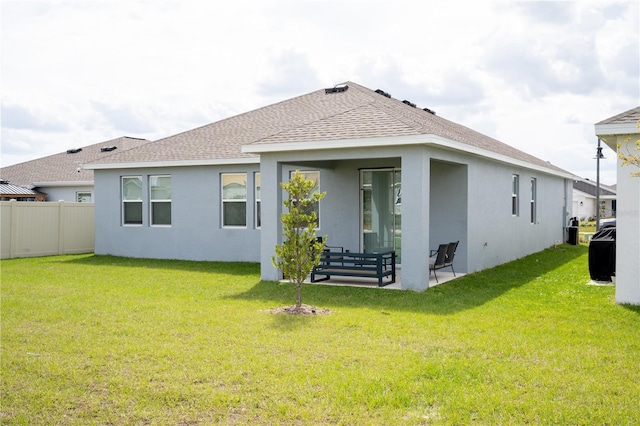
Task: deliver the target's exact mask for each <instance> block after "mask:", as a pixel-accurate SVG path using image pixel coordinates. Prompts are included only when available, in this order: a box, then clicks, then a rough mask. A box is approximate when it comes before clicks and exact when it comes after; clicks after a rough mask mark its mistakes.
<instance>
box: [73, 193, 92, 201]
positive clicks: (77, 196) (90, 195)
mask: <svg viewBox="0 0 640 426" xmlns="http://www.w3.org/2000/svg"><path fill="white" fill-rule="evenodd" d="M80 194H89V197H90V198H91V201H86V202H88V203H93V192H92V191H76V203H82V202H83V201H80V200H79V199H78V198H79V196H80Z"/></svg>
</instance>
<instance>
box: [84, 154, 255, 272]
mask: <svg viewBox="0 0 640 426" xmlns="http://www.w3.org/2000/svg"><path fill="white" fill-rule="evenodd" d="M257 171H259V170H258V166H257V165H250V166H248V165H232V166H206V167H205V166H202V167H175V168H148V169H122V170H96V171H95V187H96V194H98V196H97V197H96V199H95V203H96V222H95V223H96V248H95V251H96V253H97V254H111V255H117V256H129V257H145V258H159V259H187V260H215V261H252V262H257V261H259V260H260V230H259V229H255V226H254V214H255V208H254V206H255V198H254V172H257ZM238 172H240V173H247V213H246V215H247V226H246V228H224V227H222V221H221V207H222V204H221V197H220V193H221V187H220V174H221V173H238ZM165 174H166V175H171V225H170V226H151V225H150V223H149V194H148V185H147V182H148V177H149V176H152V175H165ZM122 176H142V177H143V188H142V192H143V197H142V198H143V223H142V225H123V224H122V199H121V184H120V179H121V177H122Z"/></svg>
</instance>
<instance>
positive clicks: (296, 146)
mask: <svg viewBox="0 0 640 426" xmlns="http://www.w3.org/2000/svg"><path fill="white" fill-rule="evenodd" d="M421 144H424V145H434V146H439V147H442V148H446V149H451V150H455V151H462V152H465V153H468V154H471V155H476V156H480V157H484V158H489V159H492V160H494V161H499V162H502V163H507V164H512V165H516V166H519V167H523V168H527V169H532V170H536V171H539V172H542V173H547V174H551V175H555V176H561V177H563V178H565V179H571V180H576V179H577V176H575V175H573V174H571V173H562V172H559V171H556V170H552V169H548V168H546V167H542V166H538V165H535V164H531V163H528V162H526V161H521V160H516V159H514V158H511V157H507V156H506V155H502V154H497V153H495V152H492V151H488V150H486V149H483V148H478V147H475V146H473V145H469V144H466V143H462V142H457V141H454V140H451V139H447V138H443V137H442V136H438V135H434V134H423V135H410V136H392V137H377V138H361V139H337V140H335V139H334V140H328V141H316V142H291V143H273V144H254V145H243V146H242V152H245V153H255V154H260V153H263V152H289V151H311V150H319V149H344V148H371V147H389V146H400V145H421Z"/></svg>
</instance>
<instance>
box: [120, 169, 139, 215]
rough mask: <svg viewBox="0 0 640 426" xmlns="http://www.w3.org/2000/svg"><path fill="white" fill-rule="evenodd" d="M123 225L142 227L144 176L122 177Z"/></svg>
mask: <svg viewBox="0 0 640 426" xmlns="http://www.w3.org/2000/svg"><path fill="white" fill-rule="evenodd" d="M122 223H123V224H124V225H142V176H123V177H122Z"/></svg>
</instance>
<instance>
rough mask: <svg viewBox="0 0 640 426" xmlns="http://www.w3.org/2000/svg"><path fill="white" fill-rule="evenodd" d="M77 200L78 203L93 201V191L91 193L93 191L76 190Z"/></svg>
mask: <svg viewBox="0 0 640 426" xmlns="http://www.w3.org/2000/svg"><path fill="white" fill-rule="evenodd" d="M76 202H78V203H93V193H91V192H76Z"/></svg>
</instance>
